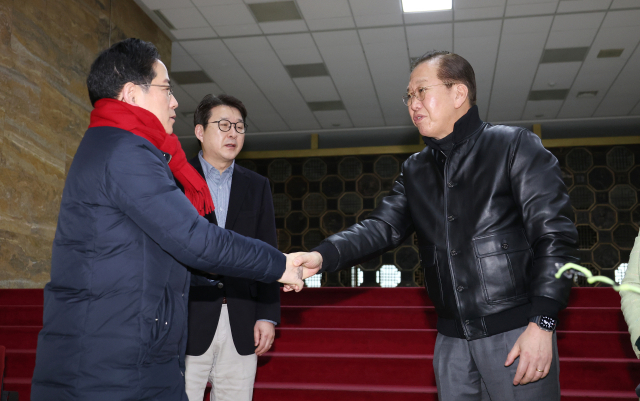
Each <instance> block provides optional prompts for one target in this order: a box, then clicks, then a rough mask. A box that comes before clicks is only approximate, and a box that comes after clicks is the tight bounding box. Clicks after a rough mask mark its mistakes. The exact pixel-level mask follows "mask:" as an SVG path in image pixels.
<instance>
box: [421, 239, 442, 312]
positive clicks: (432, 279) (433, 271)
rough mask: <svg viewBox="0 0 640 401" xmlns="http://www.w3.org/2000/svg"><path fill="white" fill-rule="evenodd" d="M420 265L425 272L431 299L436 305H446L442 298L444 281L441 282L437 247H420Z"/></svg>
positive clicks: (425, 284) (426, 285)
mask: <svg viewBox="0 0 640 401" xmlns="http://www.w3.org/2000/svg"><path fill="white" fill-rule="evenodd" d="M419 252H420V265H421V266H422V271H423V272H424V286H425V287H426V288H427V292H428V293H429V298H431V302H433V303H434V304H437V303H439V304H440V305H444V298H443V296H442V281H440V271H439V267H438V258H437V256H436V246H435V245H425V246H421V247H419Z"/></svg>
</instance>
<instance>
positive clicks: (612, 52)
mask: <svg viewBox="0 0 640 401" xmlns="http://www.w3.org/2000/svg"><path fill="white" fill-rule="evenodd" d="M623 51H624V49H602V50H600V51H599V52H598V56H597V57H598V58H611V57H620V56H622V52H623Z"/></svg>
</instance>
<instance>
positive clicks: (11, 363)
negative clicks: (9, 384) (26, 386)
mask: <svg viewBox="0 0 640 401" xmlns="http://www.w3.org/2000/svg"><path fill="white" fill-rule="evenodd" d="M35 366H36V350H35V349H34V350H7V352H6V354H5V366H4V374H5V377H6V378H16V379H18V378H23V379H26V378H28V379H31V377H32V376H33V369H34V368H35Z"/></svg>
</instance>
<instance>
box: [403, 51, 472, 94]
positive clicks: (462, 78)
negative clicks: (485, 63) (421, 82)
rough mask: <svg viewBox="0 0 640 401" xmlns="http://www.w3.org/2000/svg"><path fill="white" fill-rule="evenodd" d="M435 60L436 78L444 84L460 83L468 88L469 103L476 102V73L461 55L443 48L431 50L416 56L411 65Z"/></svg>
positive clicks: (412, 67)
mask: <svg viewBox="0 0 640 401" xmlns="http://www.w3.org/2000/svg"><path fill="white" fill-rule="evenodd" d="M429 60H435V61H436V62H437V63H438V74H437V75H438V79H439V80H441V81H442V82H444V83H446V84H449V83H451V84H453V83H461V84H463V85H465V86H466V87H467V89H468V90H469V103H471V105H472V106H473V105H475V104H476V74H475V72H474V71H473V67H471V64H469V62H468V61H467V60H466V59H465V58H464V57H462V56H460V55H457V54H455V53H450V52H448V51H443V50H433V51H430V52H428V53H425V54H423V55H422V56H420V57H418V58H417V59H416V60H415V61H414V62H413V64H412V66H411V71H413V70H414V69H415V68H416V67H417V66H418V65H420V64H422V63H424V62H427V61H429Z"/></svg>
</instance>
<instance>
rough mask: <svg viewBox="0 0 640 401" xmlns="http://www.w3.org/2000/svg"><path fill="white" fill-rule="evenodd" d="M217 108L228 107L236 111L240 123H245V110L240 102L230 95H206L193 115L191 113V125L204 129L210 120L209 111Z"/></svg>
mask: <svg viewBox="0 0 640 401" xmlns="http://www.w3.org/2000/svg"><path fill="white" fill-rule="evenodd" d="M218 106H229V107H233V108H235V109H238V111H239V112H240V115H241V116H242V121H244V122H245V123H246V122H247V108H246V107H244V104H242V102H241V101H240V100H239V99H237V98H235V97H233V96H231V95H224V94H222V95H218V96H213V95H206V96H205V97H203V98H202V100H201V101H200V104H198V107H196V111H195V113H193V125H194V126H196V125H198V124H200V125H202V126H203V127H206V126H207V124H208V123H209V118H211V110H212V109H214V108H216V107H218Z"/></svg>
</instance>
